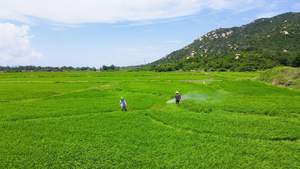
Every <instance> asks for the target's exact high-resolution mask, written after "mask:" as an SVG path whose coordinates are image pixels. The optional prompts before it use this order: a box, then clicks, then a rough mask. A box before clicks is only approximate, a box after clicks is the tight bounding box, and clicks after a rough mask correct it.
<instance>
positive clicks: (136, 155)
mask: <svg viewBox="0 0 300 169" xmlns="http://www.w3.org/2000/svg"><path fill="white" fill-rule="evenodd" d="M257 76H258V73H238V72H230V73H229V72H219V73H204V72H171V73H154V72H107V73H101V72H60V73H55V72H49V73H0V132H1V135H0V168H299V166H300V162H299V161H300V160H299V159H300V153H299V152H300V91H299V90H291V89H288V88H284V87H278V86H273V85H270V84H266V83H263V82H258V81H256V80H254V79H255V77H257ZM175 91H179V94H180V95H181V97H182V101H181V102H180V104H179V105H176V103H175V102H174V101H175V100H174V99H175V98H174V95H175ZM121 96H122V97H124V99H125V100H126V102H127V105H128V108H127V111H121V109H120V107H119V101H120V97H121Z"/></svg>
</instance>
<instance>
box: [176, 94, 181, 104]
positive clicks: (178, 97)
mask: <svg viewBox="0 0 300 169" xmlns="http://www.w3.org/2000/svg"><path fill="white" fill-rule="evenodd" d="M175 93H176V94H175V99H176V104H179V100H180V99H181V96H180V95H179V92H178V91H176V92H175Z"/></svg>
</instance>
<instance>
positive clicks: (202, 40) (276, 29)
mask: <svg viewBox="0 0 300 169" xmlns="http://www.w3.org/2000/svg"><path fill="white" fill-rule="evenodd" d="M299 52H300V12H298V13H293V12H289V13H285V14H281V15H278V16H275V17H272V18H261V19H257V20H255V21H253V22H251V23H249V24H247V25H243V26H241V27H232V28H219V29H216V30H213V31H211V32H208V33H206V34H205V35H203V36H201V37H198V38H196V39H195V40H194V42H193V43H191V44H189V45H186V46H185V47H183V48H182V49H180V50H177V51H174V52H172V53H170V54H168V55H166V56H165V57H163V58H162V59H159V60H157V61H155V62H152V63H150V64H148V65H147V66H150V67H151V69H150V70H156V71H160V70H159V68H160V69H161V70H162V71H170V70H178V69H185V68H186V69H187V70H190V69H205V70H211V71H215V70H221V71H225V70H233V71H251V70H263V69H267V68H271V67H275V66H280V65H285V66H300V65H297V64H298V61H297V60H298V59H299V58H298V57H300V55H299Z"/></svg>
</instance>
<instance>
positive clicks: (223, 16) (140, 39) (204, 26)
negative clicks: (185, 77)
mask: <svg viewBox="0 0 300 169" xmlns="http://www.w3.org/2000/svg"><path fill="white" fill-rule="evenodd" d="M299 11H300V1H299V0H243V1H241V0H210V1H208V0H159V1H156V0H126V1H125V0H72V1H71V0H40V1H36V0H22V1H20V0H0V66H7V65H8V66H16V65H35V66H73V67H82V66H88V67H96V68H99V67H101V66H102V65H111V64H114V65H116V66H131V65H138V64H144V63H149V62H153V61H156V60H158V59H160V58H162V57H164V56H165V55H167V54H169V53H171V52H173V51H175V50H179V49H181V48H183V47H184V46H185V45H187V44H190V43H192V42H193V40H194V39H196V38H197V37H201V36H202V35H204V34H205V33H207V32H210V31H212V30H214V29H218V28H220V27H223V28H230V27H234V26H242V25H245V24H248V23H250V22H252V21H253V20H256V19H258V18H262V17H273V16H276V15H278V14H282V13H285V12H299Z"/></svg>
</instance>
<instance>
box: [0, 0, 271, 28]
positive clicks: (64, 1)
mask: <svg viewBox="0 0 300 169" xmlns="http://www.w3.org/2000/svg"><path fill="white" fill-rule="evenodd" d="M265 2H266V0H243V1H241V0H210V1H208V0H159V1H154V0H126V1H125V0H97V1H95V0H73V1H70V0H39V1H35V0H22V1H20V0H1V1H0V18H1V19H8V20H17V21H22V22H25V23H30V22H34V21H33V20H32V18H41V19H45V20H48V21H49V22H57V23H67V24H79V23H93V22H102V23H103V22H104V23H112V22H119V21H142V20H152V19H166V18H174V17H181V16H187V15H192V14H195V13H197V12H199V11H200V10H201V9H204V8H209V9H214V10H222V9H236V10H241V9H244V10H247V9H251V8H254V7H261V6H263V5H266V3H265ZM144 24H145V23H144Z"/></svg>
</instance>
